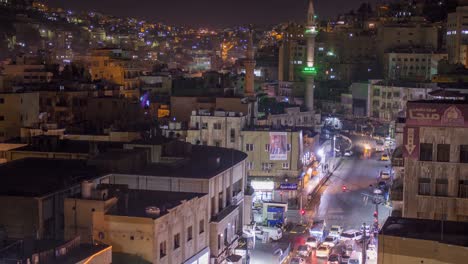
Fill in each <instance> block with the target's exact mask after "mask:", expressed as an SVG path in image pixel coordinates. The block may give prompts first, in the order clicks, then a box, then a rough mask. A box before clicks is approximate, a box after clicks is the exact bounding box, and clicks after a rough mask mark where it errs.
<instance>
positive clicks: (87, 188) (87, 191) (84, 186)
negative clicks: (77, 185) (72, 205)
mask: <svg viewBox="0 0 468 264" xmlns="http://www.w3.org/2000/svg"><path fill="white" fill-rule="evenodd" d="M93 187H94V183H93V182H91V181H83V182H82V183H81V197H82V198H83V199H91V195H92V192H93Z"/></svg>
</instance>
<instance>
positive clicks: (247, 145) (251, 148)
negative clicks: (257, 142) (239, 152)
mask: <svg viewBox="0 0 468 264" xmlns="http://www.w3.org/2000/svg"><path fill="white" fill-rule="evenodd" d="M245 150H246V151H253V150H254V145H253V144H245Z"/></svg>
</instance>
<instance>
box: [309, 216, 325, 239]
mask: <svg viewBox="0 0 468 264" xmlns="http://www.w3.org/2000/svg"><path fill="white" fill-rule="evenodd" d="M326 226H327V224H326V222H325V220H321V219H315V220H313V224H312V226H311V227H310V229H309V234H310V235H311V236H314V237H317V238H322V237H323V233H324V231H325V227H326Z"/></svg>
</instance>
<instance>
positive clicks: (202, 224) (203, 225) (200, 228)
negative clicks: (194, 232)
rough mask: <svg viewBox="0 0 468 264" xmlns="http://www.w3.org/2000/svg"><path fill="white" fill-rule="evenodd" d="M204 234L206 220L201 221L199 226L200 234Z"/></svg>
mask: <svg viewBox="0 0 468 264" xmlns="http://www.w3.org/2000/svg"><path fill="white" fill-rule="evenodd" d="M203 232H205V219H202V220H200V222H199V224H198V233H199V234H202V233H203Z"/></svg>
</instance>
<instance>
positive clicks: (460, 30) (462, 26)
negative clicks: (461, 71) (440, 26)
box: [446, 6, 468, 67]
mask: <svg viewBox="0 0 468 264" xmlns="http://www.w3.org/2000/svg"><path fill="white" fill-rule="evenodd" d="M446 34H447V36H446V39H447V52H448V59H449V62H450V63H462V64H463V65H465V67H466V66H468V63H467V61H466V57H467V56H466V51H467V49H466V45H467V44H468V6H459V7H457V9H456V11H455V12H453V13H449V14H448V16H447V32H446Z"/></svg>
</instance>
